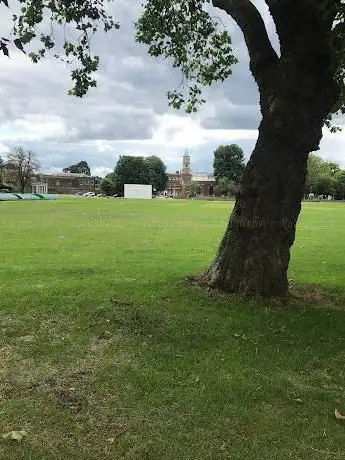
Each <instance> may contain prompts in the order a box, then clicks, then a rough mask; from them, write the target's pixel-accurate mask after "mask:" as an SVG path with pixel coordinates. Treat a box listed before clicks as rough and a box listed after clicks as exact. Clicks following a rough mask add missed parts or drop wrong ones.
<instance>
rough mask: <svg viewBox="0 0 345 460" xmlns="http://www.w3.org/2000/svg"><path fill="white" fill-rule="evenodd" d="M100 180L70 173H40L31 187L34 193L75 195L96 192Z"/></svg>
mask: <svg viewBox="0 0 345 460" xmlns="http://www.w3.org/2000/svg"><path fill="white" fill-rule="evenodd" d="M99 179H100V178H98V177H95V176H87V175H86V174H79V173H70V172H66V173H64V172H58V173H50V174H49V173H39V174H36V175H35V177H34V178H33V181H32V183H31V187H32V193H52V194H63V195H73V194H74V193H78V192H80V193H85V192H95V191H96V188H97V185H98V183H99Z"/></svg>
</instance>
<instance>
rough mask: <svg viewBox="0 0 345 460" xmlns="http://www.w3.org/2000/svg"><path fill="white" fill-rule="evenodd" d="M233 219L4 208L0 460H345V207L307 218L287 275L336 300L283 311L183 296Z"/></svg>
mask: <svg viewBox="0 0 345 460" xmlns="http://www.w3.org/2000/svg"><path fill="white" fill-rule="evenodd" d="M228 214H229V203H226V202H202V201H163V200H162V201H160V200H153V201H149V202H146V201H145V202H140V201H125V200H107V199H69V200H68V199H67V200H59V201H55V202H53V201H52V202H48V201H47V202H44V201H38V202H19V203H16V202H13V203H10V202H8V203H7V202H3V203H0V237H1V251H0V256H1V257H0V275H1V277H0V280H1V281H0V304H1V308H0V359H1V361H0V434H5V433H7V432H9V431H11V430H22V429H23V430H26V431H27V432H28V436H27V437H26V438H25V439H23V441H22V442H20V443H19V442H16V441H9V440H3V439H1V438H0V459H4V460H19V459H23V460H60V459H61V460H62V459H63V460H74V459H75V460H104V459H138V460H141V459H143V460H144V459H148V460H160V459H167V460H179V459H183V460H184V459H193V460H194V459H202V460H203V459H212V460H213V459H233V460H244V459H248V460H251V459H258V460H266V459H270V460H278V459H279V460H286V459H322V460H328V459H345V444H344V434H345V421H342V420H336V419H335V417H334V409H335V408H338V409H339V410H342V411H344V412H345V367H344V362H345V283H344V280H345V252H344V227H345V205H343V204H338V203H324V204H322V203H310V204H305V205H304V206H303V212H302V215H301V219H300V223H299V227H298V232H297V239H296V243H295V246H294V249H293V258H292V263H291V270H290V274H289V277H290V278H292V279H293V280H294V282H295V283H299V284H301V285H303V286H306V285H311V286H312V285H318V286H319V288H320V290H321V291H325V292H327V295H326V296H324V297H323V296H322V295H320V296H319V297H318V296H317V295H315V301H314V302H311V301H310V298H309V297H308V300H307V298H306V301H305V304H303V297H302V300H300V301H299V302H297V303H296V304H292V305H290V304H288V305H285V306H284V305H279V304H277V303H274V302H267V301H263V302H261V303H258V302H255V301H245V300H243V299H241V298H238V297H231V298H226V297H224V296H220V295H217V294H215V293H210V292H203V291H201V290H199V289H197V288H192V287H188V286H186V285H185V284H184V282H183V280H184V277H185V276H187V275H190V274H193V273H197V272H199V271H200V270H201V269H202V268H203V267H205V266H206V265H207V264H208V263H209V262H210V261H211V259H212V256H213V255H214V252H215V250H216V248H217V245H218V243H219V239H220V237H221V236H222V233H223V231H224V228H225V224H226V221H227V218H228ZM327 299H335V300H332V301H329V302H328V301H327Z"/></svg>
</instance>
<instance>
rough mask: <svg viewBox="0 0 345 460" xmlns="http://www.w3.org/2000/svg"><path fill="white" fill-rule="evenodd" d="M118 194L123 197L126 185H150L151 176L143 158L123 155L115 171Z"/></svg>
mask: <svg viewBox="0 0 345 460" xmlns="http://www.w3.org/2000/svg"><path fill="white" fill-rule="evenodd" d="M113 174H114V183H115V189H116V193H118V194H120V195H123V193H124V186H125V184H149V183H150V175H149V170H148V167H147V164H146V163H145V160H144V158H143V157H135V156H130V155H121V156H120V158H119V160H118V162H117V163H116V166H115V169H114V173H113Z"/></svg>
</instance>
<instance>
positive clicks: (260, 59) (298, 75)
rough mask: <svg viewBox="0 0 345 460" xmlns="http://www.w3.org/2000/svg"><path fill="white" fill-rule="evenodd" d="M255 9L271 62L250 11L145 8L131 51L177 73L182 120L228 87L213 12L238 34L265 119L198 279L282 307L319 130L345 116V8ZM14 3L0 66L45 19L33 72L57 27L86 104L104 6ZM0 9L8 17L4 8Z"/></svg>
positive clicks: (335, 0) (289, 0)
mask: <svg viewBox="0 0 345 460" xmlns="http://www.w3.org/2000/svg"><path fill="white" fill-rule="evenodd" d="M264 2H265V4H266V6H267V7H268V11H269V14H270V16H271V19H272V21H273V23H274V25H275V30H276V33H277V35H278V40H279V48H280V49H279V50H278V52H276V50H275V49H274V47H273V46H272V43H271V41H270V38H269V36H268V33H267V30H266V25H265V22H264V19H263V16H262V14H261V13H260V11H259V9H258V8H257V7H256V5H255V4H254V1H250V0H211V2H209V1H206V0H167V1H165V2H162V1H161V0H145V1H144V4H143V9H142V15H141V17H140V19H139V21H138V22H137V24H136V40H137V41H138V42H140V43H143V44H145V45H147V46H148V52H149V54H150V55H151V56H154V57H164V58H167V59H169V60H170V61H171V63H172V65H173V67H175V68H179V69H181V71H182V76H183V84H182V85H180V86H179V88H178V89H177V90H175V91H169V92H168V100H169V104H170V105H172V106H173V107H174V108H177V109H178V108H181V107H183V108H184V109H185V110H186V111H187V112H188V113H190V112H195V111H196V110H197V108H198V106H199V105H200V104H202V103H204V102H205V100H204V99H203V96H202V89H203V87H205V86H209V85H211V84H212V83H214V82H219V81H223V80H224V79H225V78H227V77H228V76H230V75H231V73H232V66H233V65H234V64H235V63H236V62H237V59H236V57H235V56H234V54H233V50H232V46H231V39H230V36H229V34H228V32H227V31H226V30H225V29H224V26H223V25H222V24H223V23H222V22H221V21H220V20H218V19H217V16H218V15H217V13H216V11H213V12H212V10H211V8H210V4H212V5H213V7H216V8H219V9H221V10H222V11H223V13H225V14H227V15H229V17H231V18H232V19H233V20H234V21H235V23H236V24H237V26H238V27H239V29H240V30H241V32H242V33H243V36H244V41H245V43H246V46H247V49H248V54H249V61H250V63H249V67H250V71H251V73H252V75H253V77H254V79H255V81H256V84H257V88H258V91H259V96H260V109H261V114H262V119H261V122H260V125H259V129H258V139H257V142H256V145H255V148H254V151H253V153H252V155H251V158H250V160H249V161H248V163H247V165H246V168H245V171H244V174H243V178H242V181H241V186H240V189H239V192H238V193H237V198H236V203H235V206H234V209H233V211H232V214H231V217H230V220H229V224H228V227H227V229H226V231H225V234H224V237H223V239H222V241H221V243H220V246H219V250H218V252H217V254H216V257H215V259H214V261H213V263H212V264H211V265H210V266H209V267H208V268H207V269H206V270H205V271H204V273H202V274H201V275H200V277H199V279H200V280H201V281H202V282H204V283H206V284H207V285H208V286H211V287H216V288H219V289H222V290H225V291H227V292H240V293H247V294H250V295H255V294H258V295H264V296H284V295H286V294H287V292H288V277H287V271H288V266H289V261H290V248H291V246H292V244H293V243H294V239H295V229H296V223H297V219H298V216H299V213H300V209H301V201H302V196H303V192H304V185H305V178H306V171H307V160H308V155H309V153H310V152H314V151H316V150H318V149H319V144H320V140H321V138H322V128H323V126H325V125H327V126H329V127H331V116H332V114H334V113H345V84H344V77H345V65H344V62H345V45H344V35H345V24H344V21H345V4H344V1H343V0H264ZM20 3H21V5H22V7H23V8H22V9H21V12H20V14H19V15H17V16H15V17H14V30H13V34H12V35H11V37H10V38H9V37H7V38H6V37H3V38H1V40H0V49H1V50H2V52H3V54H4V55H8V54H9V51H10V48H11V46H12V45H14V46H16V47H17V48H19V49H22V50H23V51H24V52H25V50H26V47H27V45H28V44H29V43H30V42H31V41H33V39H34V37H37V35H36V32H37V30H36V29H37V26H38V25H40V24H41V23H43V22H44V18H45V17H47V14H45V12H47V13H48V14H49V17H50V19H51V24H50V25H51V27H50V31H51V32H48V34H47V33H46V34H38V38H39V39H40V42H41V44H42V46H40V47H39V49H37V50H36V51H33V52H31V53H30V57H31V59H32V60H33V61H34V62H37V61H38V60H39V59H41V58H42V57H44V56H45V54H46V51H47V50H51V49H53V48H54V50H55V49H56V48H57V45H58V43H56V41H55V38H54V37H55V35H54V26H55V25H58V26H59V25H62V26H64V25H65V24H67V23H68V24H70V25H73V26H74V28H75V29H76V30H77V31H78V34H75V36H76V37H78V38H76V40H75V41H74V42H73V41H66V43H64V46H63V50H62V55H63V56H65V58H66V59H67V61H69V62H71V61H74V64H73V65H74V68H73V70H72V79H73V81H74V87H73V88H72V90H71V94H74V95H76V96H80V97H81V96H83V95H84V94H86V92H87V91H88V89H89V88H90V87H92V86H95V85H96V82H95V78H94V72H95V71H96V70H97V68H98V58H97V57H93V56H92V54H91V53H90V35H92V34H93V33H95V32H96V31H97V30H98V29H99V27H100V26H101V27H103V28H104V29H105V30H106V31H109V30H112V29H115V28H118V27H119V25H118V23H117V22H116V21H115V20H114V19H113V18H111V17H109V15H108V13H107V8H106V4H105V2H103V1H101V0H75V1H73V2H62V1H57V2H51V1H49V2H48V1H43V0H42V1H32V0H21V2H20ZM0 4H3V5H6V6H8V5H9V1H8V0H0ZM6 6H3V7H4V8H5V7H6ZM214 13H216V14H214ZM72 36H73V34H72ZM54 55H57V56H61V53H59V51H56V52H55V53H54ZM331 129H333V128H332V127H331Z"/></svg>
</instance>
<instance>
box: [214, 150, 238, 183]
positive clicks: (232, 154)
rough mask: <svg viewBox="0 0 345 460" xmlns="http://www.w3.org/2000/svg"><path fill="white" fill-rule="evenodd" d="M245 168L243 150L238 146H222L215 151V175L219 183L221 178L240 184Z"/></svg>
mask: <svg viewBox="0 0 345 460" xmlns="http://www.w3.org/2000/svg"><path fill="white" fill-rule="evenodd" d="M244 167H245V165H244V155H243V150H242V149H241V147H239V146H238V145H236V144H230V145H220V146H219V147H217V148H216V150H215V151H214V160H213V174H214V176H215V179H216V182H217V183H218V182H219V180H220V179H221V178H226V179H228V180H229V181H232V182H234V183H235V184H238V183H239V182H240V181H241V179H242V176H243V172H244Z"/></svg>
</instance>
